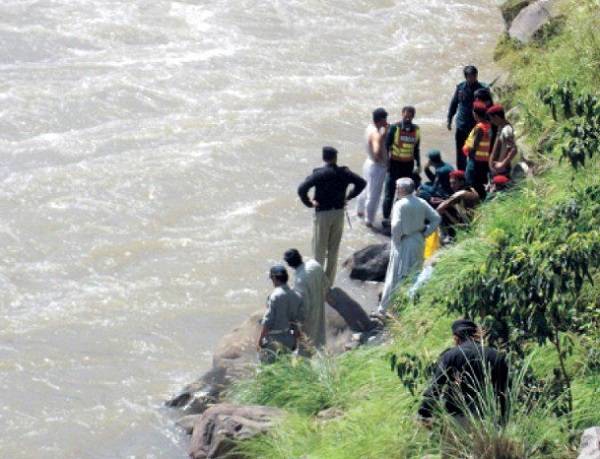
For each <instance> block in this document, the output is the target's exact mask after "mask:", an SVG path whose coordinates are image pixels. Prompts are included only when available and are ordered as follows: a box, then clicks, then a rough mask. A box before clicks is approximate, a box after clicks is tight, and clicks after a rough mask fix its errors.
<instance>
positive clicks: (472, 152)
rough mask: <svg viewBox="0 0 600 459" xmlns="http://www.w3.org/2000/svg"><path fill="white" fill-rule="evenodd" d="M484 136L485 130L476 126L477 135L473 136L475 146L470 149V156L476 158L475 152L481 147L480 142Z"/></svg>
mask: <svg viewBox="0 0 600 459" xmlns="http://www.w3.org/2000/svg"><path fill="white" fill-rule="evenodd" d="M482 138H483V132H482V131H481V129H479V128H478V127H476V128H475V137H474V138H473V148H470V149H469V158H471V159H475V152H476V151H477V149H478V148H479V143H480V142H481V139H482Z"/></svg>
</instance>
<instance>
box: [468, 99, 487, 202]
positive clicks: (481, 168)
mask: <svg viewBox="0 0 600 459" xmlns="http://www.w3.org/2000/svg"><path fill="white" fill-rule="evenodd" d="M486 112H487V108H486V106H485V104H484V103H483V102H479V101H477V102H475V103H474V104H473V116H474V117H475V121H476V123H477V124H476V125H475V127H474V128H473V130H472V131H471V133H470V134H469V137H468V138H467V141H466V142H465V145H464V147H463V153H464V154H465V155H466V156H467V158H468V159H467V168H466V170H465V178H466V181H467V185H468V186H472V187H473V188H475V190H477V193H479V197H480V198H481V199H485V193H486V191H485V186H486V185H487V183H488V174H489V172H490V166H489V161H490V151H491V138H490V136H491V132H490V131H491V125H490V122H489V121H488V120H487V116H486Z"/></svg>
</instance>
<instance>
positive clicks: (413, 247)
mask: <svg viewBox="0 0 600 459" xmlns="http://www.w3.org/2000/svg"><path fill="white" fill-rule="evenodd" d="M396 190H397V195H398V200H397V201H396V203H395V204H394V208H393V209H392V241H391V251H390V262H389V264H388V268H387V272H386V274H385V285H384V287H383V294H382V296H381V303H380V304H379V308H378V311H377V312H378V313H379V314H382V315H383V314H385V313H386V311H387V308H388V306H389V304H390V301H391V299H392V295H393V293H394V292H395V291H396V289H397V288H398V285H399V284H400V282H401V281H402V279H404V278H405V277H406V276H408V275H409V274H411V273H414V272H415V271H418V270H420V269H421V267H422V266H423V251H424V248H425V247H424V245H425V238H427V236H429V235H430V234H431V233H433V232H434V231H435V230H436V229H437V227H438V225H439V224H440V222H441V220H442V219H441V218H440V216H439V215H438V213H437V212H436V211H435V210H434V209H433V207H431V206H430V205H429V204H427V202H426V201H425V200H423V199H421V198H418V197H417V196H415V194H414V191H415V183H414V182H413V180H412V179H410V178H401V179H399V180H398V181H397V182H396Z"/></svg>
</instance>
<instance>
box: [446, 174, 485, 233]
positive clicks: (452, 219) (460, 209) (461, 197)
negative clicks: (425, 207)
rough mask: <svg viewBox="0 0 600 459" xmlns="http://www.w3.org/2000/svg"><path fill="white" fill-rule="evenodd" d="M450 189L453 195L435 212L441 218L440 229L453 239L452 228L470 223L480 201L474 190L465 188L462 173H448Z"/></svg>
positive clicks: (453, 231)
mask: <svg viewBox="0 0 600 459" xmlns="http://www.w3.org/2000/svg"><path fill="white" fill-rule="evenodd" d="M450 187H451V188H452V191H454V193H453V194H452V196H450V197H449V198H448V199H446V200H445V201H442V202H441V203H440V204H439V205H438V207H437V209H436V210H437V211H438V213H439V214H440V216H441V217H442V224H441V227H442V229H443V230H444V232H445V233H447V235H448V236H450V237H454V236H455V235H456V232H455V230H454V226H455V225H465V224H468V223H469V222H470V221H471V216H472V213H473V209H474V208H475V207H477V205H478V204H479V202H480V199H479V194H477V191H475V189H474V188H471V187H467V186H466V184H465V173H464V172H463V171H460V170H457V171H452V172H450Z"/></svg>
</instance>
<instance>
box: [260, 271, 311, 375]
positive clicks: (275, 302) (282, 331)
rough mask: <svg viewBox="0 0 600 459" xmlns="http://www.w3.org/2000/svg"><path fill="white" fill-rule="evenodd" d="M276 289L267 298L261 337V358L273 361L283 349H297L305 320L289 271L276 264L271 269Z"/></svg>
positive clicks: (268, 361)
mask: <svg viewBox="0 0 600 459" xmlns="http://www.w3.org/2000/svg"><path fill="white" fill-rule="evenodd" d="M269 278H270V279H271V281H272V282H273V287H275V289H274V290H273V292H272V293H271V295H269V298H268V299H267V310H266V312H265V315H264V317H263V319H262V330H261V333H260V337H259V339H258V347H259V349H260V354H261V361H262V362H264V363H271V362H273V361H274V360H275V358H276V356H277V354H278V353H280V352H291V351H293V350H294V349H295V348H296V341H297V339H298V337H299V334H300V324H301V323H302V322H303V320H304V308H303V303H302V297H301V296H300V295H299V294H298V293H297V292H295V291H294V290H292V289H291V288H290V287H289V285H288V279H289V277H288V273H287V270H286V269H285V267H284V266H283V265H275V266H273V267H272V268H271V270H270V271H269Z"/></svg>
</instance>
